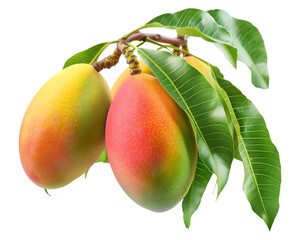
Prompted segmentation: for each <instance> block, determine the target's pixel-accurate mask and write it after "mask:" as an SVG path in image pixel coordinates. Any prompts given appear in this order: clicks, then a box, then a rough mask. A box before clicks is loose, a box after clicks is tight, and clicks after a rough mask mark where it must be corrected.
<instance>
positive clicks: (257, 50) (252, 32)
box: [208, 10, 269, 88]
mask: <svg viewBox="0 0 300 240" xmlns="http://www.w3.org/2000/svg"><path fill="white" fill-rule="evenodd" d="M208 13H209V14H210V15H211V16H212V17H213V18H214V19H215V21H216V22H217V23H218V24H219V25H221V26H223V27H224V28H226V29H227V31H228V32H229V33H230V35H231V40H232V43H233V46H234V47H235V48H236V49H237V54H238V60H240V61H242V62H243V63H245V64H246V65H247V66H248V67H249V69H250V70H251V74H252V83H253V85H254V86H256V87H259V88H268V86H269V73H268V68H267V53H266V49H265V45H264V41H263V39H262V36H261V34H260V33H259V31H258V30H257V28H256V27H255V26H253V25H252V24H251V23H249V22H247V21H244V20H240V19H236V18H233V17H231V16H230V15H229V14H228V13H227V12H225V11H223V10H210V11H208ZM218 45H219V44H218ZM222 47H223V46H222ZM222 47H221V48H222ZM223 50H224V49H223ZM224 51H225V52H226V53H228V50H227V49H225V50H224Z"/></svg>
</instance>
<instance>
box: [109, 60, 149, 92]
mask: <svg viewBox="0 0 300 240" xmlns="http://www.w3.org/2000/svg"><path fill="white" fill-rule="evenodd" d="M139 64H140V68H141V70H142V72H143V73H148V74H151V75H153V76H154V74H153V73H152V71H151V70H150V68H148V66H147V65H146V64H145V63H144V61H143V60H142V59H140V60H139ZM129 77H130V71H129V68H126V69H125V70H124V71H123V72H122V74H121V75H120V76H119V77H118V79H117V80H116V81H115V83H114V85H113V86H112V88H111V95H112V97H114V96H115V95H116V93H117V91H118V89H119V88H120V86H121V85H122V84H123V82H125V80H126V79H127V78H129Z"/></svg>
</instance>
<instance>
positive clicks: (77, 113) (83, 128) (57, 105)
mask: <svg viewBox="0 0 300 240" xmlns="http://www.w3.org/2000/svg"><path fill="white" fill-rule="evenodd" d="M111 100H112V99H111V94H110V91H109V87H108V85H107V83H106V81H105V80H104V78H103V77H102V76H101V75H100V74H99V73H98V72H97V71H96V70H95V69H94V68H93V66H92V65H89V64H75V65H72V66H70V67H68V68H66V69H64V70H62V71H61V72H59V73H57V74H56V75H55V76H54V77H52V78H51V79H50V80H49V81H47V82H46V83H45V84H44V86H42V88H41V89H40V90H39V91H38V92H37V94H36V95H35V96H34V98H33V99H32V101H31V103H30V104H29V106H28V108H27V111H26V113H25V115H24V118H23V121H22V125H21V130H20V137H19V149H20V157H21V162H22V166H23V168H24V171H25V173H26V174H27V176H28V177H29V178H30V179H31V180H32V181H33V182H34V183H35V184H37V185H38V186H40V187H43V188H59V187H62V186H65V185H66V184H68V183H70V182H71V181H73V180H74V179H76V178H77V177H79V176H80V175H82V174H83V173H84V172H85V171H87V170H88V169H89V167H91V165H92V164H93V163H94V162H95V161H96V160H97V158H98V157H99V156H100V154H101V152H102V150H103V149H104V145H105V142H104V139H105V122H106V117H107V113H108V109H109V106H110V104H111Z"/></svg>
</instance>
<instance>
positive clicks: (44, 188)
mask: <svg viewBox="0 0 300 240" xmlns="http://www.w3.org/2000/svg"><path fill="white" fill-rule="evenodd" d="M44 190H45V192H46V193H47V194H48V196H49V197H51V195H50V194H49V193H48V190H47V188H44Z"/></svg>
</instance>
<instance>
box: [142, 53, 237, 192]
mask: <svg viewBox="0 0 300 240" xmlns="http://www.w3.org/2000/svg"><path fill="white" fill-rule="evenodd" d="M138 52H139V54H140V56H141V58H142V59H143V61H144V62H145V64H146V65H147V66H148V67H149V68H150V69H151V71H152V72H153V73H154V74H155V75H156V77H157V78H158V80H159V81H160V83H161V84H162V86H163V87H164V88H165V89H166V90H167V91H168V93H169V94H170V95H171V96H172V97H173V99H174V100H175V101H176V102H177V103H178V104H179V106H181V107H182V108H183V110H185V111H186V113H187V114H188V116H189V117H190V120H191V122H192V124H193V126H194V128H195V132H196V138H197V145H198V152H199V157H200V158H201V160H202V161H203V162H204V163H205V165H206V166H207V167H208V168H209V170H210V171H211V172H213V173H215V174H216V176H217V183H218V194H219V193H220V192H221V191H222V189H223V188H224V186H225V184H226V182H227V179H228V174H229V171H230V166H231V162H232V159H233V143H232V137H231V135H230V130H229V129H228V124H227V119H226V115H225V112H224V109H223V107H222V104H221V103H220V101H219V99H218V97H217V95H216V93H215V91H214V88H213V87H212V86H211V85H210V84H209V83H208V81H207V80H206V79H205V78H204V77H203V75H202V74H201V73H199V72H198V71H197V70H196V69H195V68H193V67H191V66H190V65H189V64H188V63H187V62H186V61H185V60H183V59H182V58H180V57H177V56H173V55H172V54H170V53H167V52H165V51H155V50H150V49H144V48H140V49H138Z"/></svg>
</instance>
